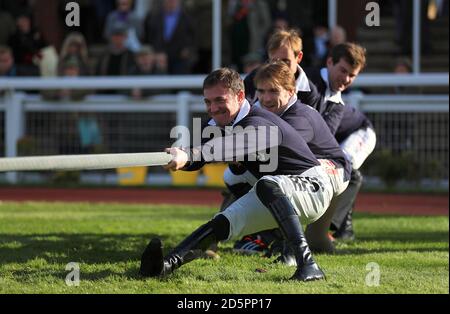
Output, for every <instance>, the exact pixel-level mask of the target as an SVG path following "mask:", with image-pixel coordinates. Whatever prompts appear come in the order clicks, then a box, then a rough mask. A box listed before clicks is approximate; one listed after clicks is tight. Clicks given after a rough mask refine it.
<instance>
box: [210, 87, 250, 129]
mask: <svg viewBox="0 0 450 314" xmlns="http://www.w3.org/2000/svg"><path fill="white" fill-rule="evenodd" d="M203 96H204V101H205V104H206V110H207V112H208V114H209V116H210V117H211V118H212V119H213V120H214V121H215V122H216V124H217V125H218V126H220V127H222V128H223V127H225V126H227V125H230V124H231V122H232V121H233V120H234V119H235V118H236V117H237V115H238V114H239V110H240V109H241V104H242V103H243V101H244V98H245V94H244V91H240V92H238V94H237V95H236V94H235V93H234V92H233V91H232V90H231V89H229V88H226V87H224V86H223V85H222V84H217V85H214V86H210V87H207V88H205V89H204V90H203Z"/></svg>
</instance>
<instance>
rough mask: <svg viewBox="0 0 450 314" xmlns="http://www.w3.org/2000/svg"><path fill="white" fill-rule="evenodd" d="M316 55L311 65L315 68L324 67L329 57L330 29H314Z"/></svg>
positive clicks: (322, 27) (321, 27)
mask: <svg viewBox="0 0 450 314" xmlns="http://www.w3.org/2000/svg"><path fill="white" fill-rule="evenodd" d="M313 32H314V53H313V54H312V58H311V63H312V66H314V67H321V66H324V64H325V60H326V58H327V55H328V42H329V34H328V28H326V27H325V26H322V25H318V26H316V27H314V30H313Z"/></svg>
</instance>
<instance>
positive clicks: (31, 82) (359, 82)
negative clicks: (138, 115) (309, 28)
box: [0, 73, 449, 91]
mask: <svg viewBox="0 0 450 314" xmlns="http://www.w3.org/2000/svg"><path fill="white" fill-rule="evenodd" d="M204 79H205V75H177V76H167V75H162V76H148V77H142V76H129V77H127V76H121V77H83V78H77V79H74V78H36V77H34V78H33V77H28V78H7V79H5V78H0V90H9V91H15V90H30V89H32V90H50V89H61V88H70V89H112V88H114V89H132V88H150V89H180V90H186V89H201V88H202V86H203V80H204ZM448 85H449V76H448V73H424V74H417V75H415V74H405V75H394V74H388V73H385V74H361V75H359V76H358V78H357V79H356V80H355V82H354V83H353V86H354V87H379V86H421V87H423V86H448Z"/></svg>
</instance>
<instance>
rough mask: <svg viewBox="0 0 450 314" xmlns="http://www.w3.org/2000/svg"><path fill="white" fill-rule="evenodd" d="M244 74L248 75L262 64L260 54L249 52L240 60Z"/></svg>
mask: <svg viewBox="0 0 450 314" xmlns="http://www.w3.org/2000/svg"><path fill="white" fill-rule="evenodd" d="M242 63H243V65H244V74H249V73H251V72H252V71H253V70H256V69H257V68H259V67H260V66H261V65H262V64H263V57H262V56H261V54H260V53H257V52H250V53H248V54H246V55H245V56H244V57H243V58H242Z"/></svg>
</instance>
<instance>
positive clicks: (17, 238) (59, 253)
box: [0, 233, 165, 265]
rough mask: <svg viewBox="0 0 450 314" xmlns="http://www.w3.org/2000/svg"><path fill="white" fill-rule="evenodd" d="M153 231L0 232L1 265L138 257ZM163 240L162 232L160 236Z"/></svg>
mask: <svg viewBox="0 0 450 314" xmlns="http://www.w3.org/2000/svg"><path fill="white" fill-rule="evenodd" d="M156 236H157V235H155V234H144V235H136V234H101V235H100V234H62V233H51V234H34V235H33V234H32V235H10V234H0V265H2V264H8V263H24V262H28V261H30V260H33V259H44V260H45V261H47V262H49V263H64V264H66V263H69V262H82V263H87V264H95V263H118V262H128V261H130V260H131V261H132V260H140V257H141V253H142V252H143V250H144V249H145V246H146V245H147V243H148V241H149V240H150V239H151V238H153V237H156ZM161 238H162V239H163V240H164V239H165V237H164V236H162V237H161Z"/></svg>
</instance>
